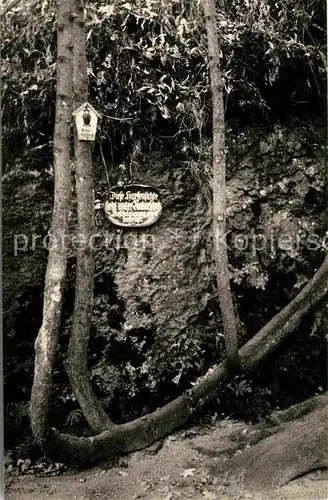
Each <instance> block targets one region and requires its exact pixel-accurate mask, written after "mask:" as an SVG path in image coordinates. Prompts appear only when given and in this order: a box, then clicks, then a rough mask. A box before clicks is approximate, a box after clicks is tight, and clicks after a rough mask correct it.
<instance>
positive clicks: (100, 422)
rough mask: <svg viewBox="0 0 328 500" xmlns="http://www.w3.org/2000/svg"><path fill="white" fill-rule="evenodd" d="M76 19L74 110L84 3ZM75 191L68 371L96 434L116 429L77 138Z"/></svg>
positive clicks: (86, 174) (88, 187) (82, 66)
mask: <svg viewBox="0 0 328 500" xmlns="http://www.w3.org/2000/svg"><path fill="white" fill-rule="evenodd" d="M75 5H76V14H77V17H76V19H75V23H74V106H75V107H76V108H78V107H79V106H80V105H81V104H83V103H84V102H86V101H87V97H88V77H87V58H86V48H85V43H86V42H85V29H84V1H83V0H75ZM74 152H75V155H74V156H75V162H74V163H75V180H76V182H75V191H76V200H77V220H78V234H77V236H78V238H79V240H78V241H80V242H81V243H80V244H79V245H78V247H77V261H76V280H75V302H74V311H73V325H72V333H71V337H70V342H69V348H68V358H67V362H66V370H67V373H68V376H69V380H70V383H71V386H72V389H73V392H74V394H75V397H76V399H77V401H78V403H79V405H80V407H81V410H82V412H83V415H84V417H85V418H86V420H87V422H88V424H89V425H90V428H91V430H92V431H93V433H94V434H97V433H100V432H102V431H103V430H105V429H109V428H112V427H113V425H114V424H113V423H112V422H111V421H110V419H109V418H108V416H107V415H106V413H105V411H104V409H103V408H102V406H101V404H100V401H99V400H98V398H97V397H96V396H95V394H94V392H93V389H92V385H91V379H90V373H89V370H88V343H89V332H90V326H91V317H92V307H93V289H94V267H95V266H94V249H93V244H94V242H93V239H92V237H93V235H94V234H95V216H94V194H93V168H92V155H91V143H90V142H89V141H80V140H78V138H77V134H76V133H75V134H74Z"/></svg>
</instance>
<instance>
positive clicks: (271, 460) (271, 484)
mask: <svg viewBox="0 0 328 500" xmlns="http://www.w3.org/2000/svg"><path fill="white" fill-rule="evenodd" d="M327 436H328V411H327V405H325V406H324V407H323V408H319V409H318V410H315V411H312V412H311V413H309V414H307V415H305V416H303V417H302V418H300V419H297V420H293V421H292V422H288V423H287V424H282V425H280V426H278V428H277V429H276V430H275V433H274V435H273V436H271V437H268V438H266V439H264V440H263V441H260V442H259V443H258V444H256V445H255V446H254V447H253V448H248V449H247V450H246V451H244V452H243V453H242V454H240V455H236V456H235V457H233V458H231V459H230V460H228V461H227V462H225V464H224V466H223V467H222V468H221V470H220V472H226V473H228V475H229V476H234V475H236V476H237V477H240V476H242V477H243V487H244V488H245V489H246V490H249V491H257V490H260V491H262V492H263V490H270V489H274V488H277V487H279V486H282V485H284V484H286V483H288V482H289V481H292V480H293V479H295V478H296V477H298V476H301V475H304V474H306V473H308V472H311V471H312V470H315V469H320V468H327V467H328V447H327Z"/></svg>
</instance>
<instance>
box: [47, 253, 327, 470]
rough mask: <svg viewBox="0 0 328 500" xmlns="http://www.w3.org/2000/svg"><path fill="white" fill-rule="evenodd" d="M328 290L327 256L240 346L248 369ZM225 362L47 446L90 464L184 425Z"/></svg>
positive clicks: (221, 376)
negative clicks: (153, 401) (156, 400)
mask: <svg viewBox="0 0 328 500" xmlns="http://www.w3.org/2000/svg"><path fill="white" fill-rule="evenodd" d="M327 294H328V256H327V257H326V259H325V261H324V263H323V264H322V266H321V267H320V269H319V270H318V271H317V272H316V274H315V275H314V277H313V278H312V279H311V280H310V281H309V283H308V284H307V285H306V286H305V287H304V288H303V290H302V291H301V292H300V293H299V294H298V295H297V296H296V297H295V299H294V300H293V301H292V302H291V303H290V304H288V305H287V306H286V307H285V308H284V309H283V310H282V311H281V312H280V313H278V314H277V315H276V316H275V317H274V318H272V320H271V321H269V323H268V324H267V325H266V326H265V327H264V328H262V329H261V330H260V331H259V332H258V333H257V334H256V335H255V337H253V338H252V339H251V340H250V341H249V342H247V343H246V344H245V345H244V346H243V347H242V348H241V349H240V357H241V366H242V368H243V369H244V370H247V371H249V370H252V369H254V368H256V366H257V365H258V363H259V362H260V361H261V360H262V359H263V358H264V357H265V356H267V355H269V354H272V353H273V352H274V351H275V350H276V349H277V348H278V347H279V346H280V345H281V343H282V342H283V340H285V338H286V337H287V336H288V335H290V334H291V333H292V331H293V330H295V329H296V327H297V326H298V324H299V323H300V321H301V319H302V317H303V316H304V315H305V314H307V313H308V312H309V311H310V310H311V309H312V308H313V307H314V306H315V305H316V304H317V303H318V302H319V301H320V300H322V299H323V298H324V297H325V296H326V295H327ZM228 377H229V375H228V370H227V366H226V363H222V364H221V365H219V366H218V367H217V368H216V369H215V370H214V371H213V372H212V373H211V374H210V375H208V376H207V377H205V378H204V379H203V380H202V381H201V382H199V383H198V384H197V385H195V386H194V387H193V388H192V389H190V390H188V391H187V392H186V393H184V394H183V395H182V396H180V397H178V398H177V399H175V400H174V401H171V402H170V403H168V404H167V405H165V406H164V407H163V408H160V409H159V410H156V411H155V412H153V413H150V414H148V415H146V416H144V417H141V418H139V419H137V420H134V421H133V422H129V423H127V424H123V425H117V426H116V427H115V428H114V429H113V430H107V431H105V432H103V433H101V434H99V435H97V436H95V437H91V438H83V437H82V438H78V437H74V436H69V435H66V434H60V433H58V432H57V431H56V430H55V429H52V432H51V435H49V439H48V440H47V442H46V443H44V450H45V451H46V452H47V453H49V454H50V455H52V456H53V457H54V458H56V459H60V460H63V461H66V462H70V463H74V464H80V465H86V464H91V463H95V462H98V461H100V460H103V459H107V458H110V457H112V456H115V455H119V454H123V453H128V452H131V451H135V450H138V449H142V448H145V447H146V446H149V445H150V444H151V443H153V442H154V441H156V440H158V439H160V438H162V437H164V436H167V435H168V434H170V433H171V432H172V431H174V430H176V429H178V428H179V427H182V426H183V425H185V424H186V423H187V422H188V421H189V420H190V418H191V417H192V416H193V415H194V413H195V410H196V409H199V408H200V407H201V406H202V405H203V404H204V402H205V401H206V400H207V398H208V397H210V396H211V394H212V393H213V392H214V391H215V390H217V388H218V385H219V384H220V383H223V382H225V381H226V380H227V379H228Z"/></svg>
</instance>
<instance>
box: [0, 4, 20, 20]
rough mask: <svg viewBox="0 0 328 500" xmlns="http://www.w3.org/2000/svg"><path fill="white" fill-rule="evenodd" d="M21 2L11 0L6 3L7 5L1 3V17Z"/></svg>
mask: <svg viewBox="0 0 328 500" xmlns="http://www.w3.org/2000/svg"><path fill="white" fill-rule="evenodd" d="M19 2H20V0H12V1H11V2H9V3H6V4H5V5H1V6H0V17H1V16H5V15H6V14H7V12H9V11H10V10H11V9H13V8H14V7H16V5H18V4H19Z"/></svg>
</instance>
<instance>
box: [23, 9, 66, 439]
mask: <svg viewBox="0 0 328 500" xmlns="http://www.w3.org/2000/svg"><path fill="white" fill-rule="evenodd" d="M73 12H74V3H73V1H72V0H66V1H65V2H63V1H61V2H59V3H58V29H57V95H56V121H55V131H54V175H55V192H54V208H53V215H52V221H51V228H50V235H51V239H50V248H49V256H48V264H47V270H46V276H45V285H44V302H43V317H42V325H41V328H40V330H39V333H38V336H37V339H36V342H35V368H34V379H33V386H32V393H31V401H30V418H31V426H32V431H33V434H34V437H35V439H36V441H37V442H38V443H39V444H41V445H42V443H43V442H44V440H45V439H46V437H47V432H48V399H49V394H50V391H51V386H52V374H53V368H54V363H55V357H56V350H57V344H58V335H59V328H60V322H61V312H62V303H63V294H64V285H65V278H66V264H67V257H66V255H67V248H66V244H67V241H66V238H67V237H68V217H69V211H70V205H71V157H70V131H71V118H72V84H73V43H72V41H73Z"/></svg>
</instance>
